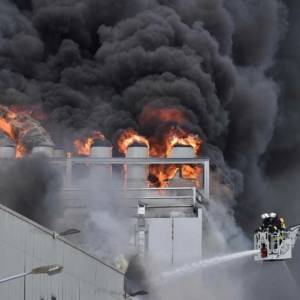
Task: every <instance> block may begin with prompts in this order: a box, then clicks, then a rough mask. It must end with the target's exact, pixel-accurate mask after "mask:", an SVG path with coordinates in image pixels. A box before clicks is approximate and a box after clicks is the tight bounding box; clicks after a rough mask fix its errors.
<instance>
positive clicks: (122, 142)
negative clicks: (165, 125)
mask: <svg viewBox="0 0 300 300" xmlns="http://www.w3.org/2000/svg"><path fill="white" fill-rule="evenodd" d="M135 142H138V143H142V144H145V145H146V146H147V147H148V148H149V149H150V150H149V152H150V156H152V157H168V156H170V154H171V152H172V149H173V147H174V146H175V145H184V146H191V147H192V148H193V149H194V152H195V154H196V155H199V154H200V151H201V144H202V140H201V139H200V137H199V136H198V135H195V134H191V133H188V132H187V131H186V130H184V129H182V128H180V127H178V126H177V127H171V128H170V129H169V130H168V131H166V133H165V134H164V135H163V138H162V139H161V140H158V139H157V138H150V139H149V141H148V140H147V138H145V137H143V136H140V135H139V134H138V133H137V132H136V131H135V130H134V129H128V130H125V131H124V132H123V134H122V135H121V136H120V138H119V139H118V146H119V151H120V152H121V153H124V154H126V153H127V149H128V147H129V146H130V145H132V144H133V143H135ZM178 171H180V174H181V176H182V178H184V179H189V180H195V181H196V183H197V182H198V179H199V178H200V175H201V174H202V167H201V166H190V165H183V166H181V167H178V166H176V165H150V166H149V176H148V180H149V184H150V186H156V187H166V186H167V185H168V181H169V180H171V179H173V178H174V177H175V176H176V173H177V172H178Z"/></svg>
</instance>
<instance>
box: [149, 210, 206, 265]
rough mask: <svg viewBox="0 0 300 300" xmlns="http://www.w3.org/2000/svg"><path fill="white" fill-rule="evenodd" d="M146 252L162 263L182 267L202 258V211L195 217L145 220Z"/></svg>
mask: <svg viewBox="0 0 300 300" xmlns="http://www.w3.org/2000/svg"><path fill="white" fill-rule="evenodd" d="M146 221H147V224H148V234H149V236H148V251H149V253H151V254H152V255H154V256H156V257H157V258H158V259H159V260H162V262H163V263H166V264H171V265H182V264H184V263H187V262H189V261H197V260H199V259H201V256H202V210H201V209H199V210H198V216H195V217H188V218H182V217H175V218H172V217H170V218H147V219H146Z"/></svg>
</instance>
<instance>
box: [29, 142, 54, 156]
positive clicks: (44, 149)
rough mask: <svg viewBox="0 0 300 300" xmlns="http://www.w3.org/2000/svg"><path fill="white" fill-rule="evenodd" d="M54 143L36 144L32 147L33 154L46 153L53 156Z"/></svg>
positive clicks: (45, 154)
mask: <svg viewBox="0 0 300 300" xmlns="http://www.w3.org/2000/svg"><path fill="white" fill-rule="evenodd" d="M53 148H54V145H53V144H50V143H49V144H39V145H37V146H34V147H33V149H32V155H33V156H36V155H44V156H46V157H53V152H54V151H53Z"/></svg>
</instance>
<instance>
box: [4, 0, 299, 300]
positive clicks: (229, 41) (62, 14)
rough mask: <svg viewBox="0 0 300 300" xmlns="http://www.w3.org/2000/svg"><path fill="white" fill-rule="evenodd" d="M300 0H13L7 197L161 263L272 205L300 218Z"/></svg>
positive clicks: (39, 218) (88, 244) (234, 237)
mask: <svg viewBox="0 0 300 300" xmlns="http://www.w3.org/2000/svg"><path fill="white" fill-rule="evenodd" d="M298 6H299V4H297V3H296V2H295V1H280V0H265V1H259V0H228V1H223V0H188V1H180V0H172V1H166V0H132V1H127V0H122V1H112V0H83V1H79V0H55V1H46V0H24V1H19V0H2V1H0V160H1V163H0V173H1V177H0V193H1V195H2V196H1V203H2V204H4V205H6V206H8V207H10V208H12V209H13V210H16V211H17V212H18V213H20V214H22V215H24V216H25V217H28V218H30V219H33V220H34V221H36V222H38V223H40V224H41V225H44V226H46V227H48V228H51V229H52V230H55V231H64V230H66V229H68V228H76V229H78V230H80V233H79V234H77V235H76V236H74V237H70V240H72V242H73V243H75V244H77V246H78V247H82V248H85V249H89V251H91V252H93V253H94V254H95V253H97V255H98V256H100V257H101V258H103V259H105V260H106V259H108V260H110V261H111V262H113V261H114V260H115V259H116V258H117V257H122V259H121V263H120V260H119V261H118V265H121V266H124V265H127V264H128V262H126V263H125V262H124V261H125V260H126V259H129V257H134V256H135V254H136V252H138V253H139V256H140V257H142V258H143V259H142V260H144V261H147V262H149V261H150V265H151V264H152V263H153V265H151V266H153V269H155V270H157V271H158V270H161V269H162V268H163V267H162V266H164V267H166V265H167V263H166V261H168V263H171V264H173V265H176V264H179V263H186V262H189V261H191V260H193V259H198V257H200V256H201V255H203V256H205V255H209V254H212V253H217V254H218V253H219V252H222V251H223V252H228V251H233V250H240V249H243V248H246V247H248V246H249V241H248V236H249V232H251V231H252V229H253V228H255V224H256V216H257V215H259V214H260V213H261V211H263V210H265V209H268V210H270V211H271V210H273V209H274V210H282V211H283V212H285V213H286V214H290V215H291V218H292V221H295V222H296V216H298V214H297V213H296V212H297V208H298V204H297V201H295V200H293V199H292V200H290V201H289V202H288V203H287V204H283V203H282V197H283V196H285V195H286V193H287V191H290V190H291V189H292V190H293V191H294V192H295V193H296V192H298V187H294V186H297V185H295V182H297V178H298V163H297V156H298V153H299V142H298V138H297V132H298V126H299V125H298V117H299V109H298V103H297V98H298V86H297V83H296V82H297V81H296V78H297V79H298V77H299V76H297V74H298V67H297V66H298V55H297V54H296V53H295V52H296V51H293V50H291V49H295V47H294V45H293V46H292V44H293V42H294V40H297V38H296V37H295V36H296V33H295V32H297V29H298V27H297V24H298V15H297V14H298V13H297V12H298V9H297V8H298ZM294 37H295V38H294ZM283 158H284V159H283ZM283 161H284V162H283ZM285 162H286V163H285ZM209 183H210V185H209ZM292 184H293V187H292ZM209 196H210V197H209ZM5 212H6V213H8V211H5ZM8 214H9V213H8ZM203 224H204V225H203ZM202 225H203V228H202ZM202 229H203V233H202ZM187 232H188V233H189V236H188V235H187ZM191 236H192V237H193V238H191ZM202 237H203V238H202ZM126 241H127V242H126ZM125 245H126V246H125ZM133 249H134V250H133ZM74 251H75V250H74ZM147 253H151V255H150V257H148V254H147ZM123 256H124V260H123ZM157 261H159V262H160V263H159V264H158V265H159V267H157V268H156V266H157V265H156V264H157ZM132 265H135V263H132V264H131V266H132ZM241 268H242V267H241ZM121 269H122V268H121ZM129 269H130V270H132V269H135V268H132V267H130V268H129ZM152 271H153V270H152ZM121 273H122V272H121ZM146 273H147V272H146ZM241 273H243V272H241ZM296 273H297V272H296ZM297 276H298V275H297ZM129 277H130V278H131V277H135V276H131V275H130V276H129ZM214 277H216V275H214ZM222 278H223V277H222ZM193 280H194V278H193ZM193 280H192V281H193ZM204 281H205V280H204ZM219 281H222V282H223V279H219ZM186 284H187V283H185V284H184V285H183V287H184V288H183V289H182V290H184V291H186V290H187V289H189V288H188V286H189V285H188V284H187V285H186ZM225 285H226V286H227V285H230V282H228V281H226V284H225ZM147 286H148V285H147ZM207 286H209V284H208V285H207ZM221 286H222V285H220V290H218V289H216V290H214V289H213V288H212V287H209V292H207V293H204V292H203V294H201V292H199V291H198V290H197V292H192V291H193V288H191V289H190V290H191V294H189V295H188V299H195V298H197V297H198V296H199V293H200V295H203V297H204V298H205V297H208V296H207V294H209V293H211V294H212V295H214V297H219V296H220V295H222V294H223V292H224V289H222V288H221ZM148 287H149V286H148ZM101 288H102V287H101ZM149 288H150V289H151V287H149ZM24 289H25V284H24ZM143 289H144V288H143ZM174 290H176V289H174ZM225 290H226V289H225ZM227 290H231V289H227ZM136 292H137V293H138V292H141V291H136ZM134 293H135V292H132V294H134ZM161 293H162V294H161V295H156V296H155V297H157V299H158V298H159V297H160V296H161V297H162V298H163V299H167V298H168V299H170V298H171V296H170V295H168V296H166V295H165V293H166V292H165V291H162V292H161ZM0 294H1V286H0ZM175 294H176V292H175ZM179 294H180V293H179ZM196 294H197V295H196ZM279 294H280V293H277V292H274V295H279ZM64 295H65V294H64ZM74 295H75V294H74ZM74 295H73V299H74V298H76V297H77V296H74ZM76 295H77V294H76ZM139 295H140V296H142V295H143V293H140V294H137V296H139ZM172 296H174V297H179V298H180V297H181V296H179V295H177V296H176V295H172ZM27 297H30V296H27ZM39 297H40V298H43V299H44V297H42V296H41V295H39ZM46 297H48V298H49V297H52V296H51V295H50V294H49V296H46ZM66 297H67V296H66ZM68 297H69V296H68ZM71 297H72V296H71ZM103 297H105V296H103ZM118 297H120V295H119V296H118ZM145 297H151V296H149V295H148V296H145ZM230 297H231V298H238V299H248V298H249V299H254V298H257V297H256V295H255V293H254V292H253V291H252V294H251V292H249V291H248V289H246V290H245V291H239V294H238V295H236V294H234V293H233V294H232V295H230V296H229V295H228V298H230ZM247 297H248V298H247ZM270 297H271V296H270ZM274 297H277V296H274ZM152 298H153V297H152ZM152 298H151V299H152ZM181 298H182V297H181ZM14 299H18V298H17V296H16V297H15V298H14ZM45 299H47V298H45ZM51 299H52V298H51ZM67 299H68V298H67ZM87 299H89V298H87ZM91 299H92V298H91ZM107 299H108V298H107ZM205 299H206V298H205ZM266 299H268V298H266ZM272 299H276V298H272ZM291 299H293V298H291Z"/></svg>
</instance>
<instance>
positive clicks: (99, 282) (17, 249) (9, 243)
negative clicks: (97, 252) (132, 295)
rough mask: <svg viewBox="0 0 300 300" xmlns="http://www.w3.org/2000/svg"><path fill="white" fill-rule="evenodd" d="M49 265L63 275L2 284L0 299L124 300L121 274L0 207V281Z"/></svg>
mask: <svg viewBox="0 0 300 300" xmlns="http://www.w3.org/2000/svg"><path fill="white" fill-rule="evenodd" d="M49 264H61V265H63V266H64V272H63V273H62V274H60V275H55V276H48V275H28V276H27V277H26V278H25V279H24V278H20V279H17V280H13V281H11V282H6V283H2V284H0V299H1V300H2V299H3V300H4V299H5V300H6V299H7V300H8V299H9V300H10V299H12V300H41V299H44V300H51V296H54V297H56V299H57V300H94V299H95V300H96V299H97V300H102V299H103V300H115V299H124V297H123V282H124V275H123V274H121V273H119V272H117V271H116V270H114V269H113V268H111V267H109V266H106V265H105V264H103V263H101V262H100V261H99V260H97V259H95V258H93V257H92V256H89V255H87V254H86V253H84V252H83V251H80V250H79V249H77V248H76V247H73V246H72V245H70V244H68V243H66V242H65V241H64V240H61V239H55V238H53V236H52V235H51V232H49V231H47V230H44V229H42V228H40V227H39V226H37V225H35V224H34V223H32V222H30V221H26V220H25V219H24V218H23V217H20V216H18V215H17V214H15V213H14V212H11V211H10V210H8V209H6V208H4V207H2V206H0V265H1V268H0V279H1V278H5V277H7V276H11V275H16V274H19V273H22V272H24V270H26V271H28V270H31V269H32V268H35V267H38V266H42V265H49ZM24 283H25V285H24Z"/></svg>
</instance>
